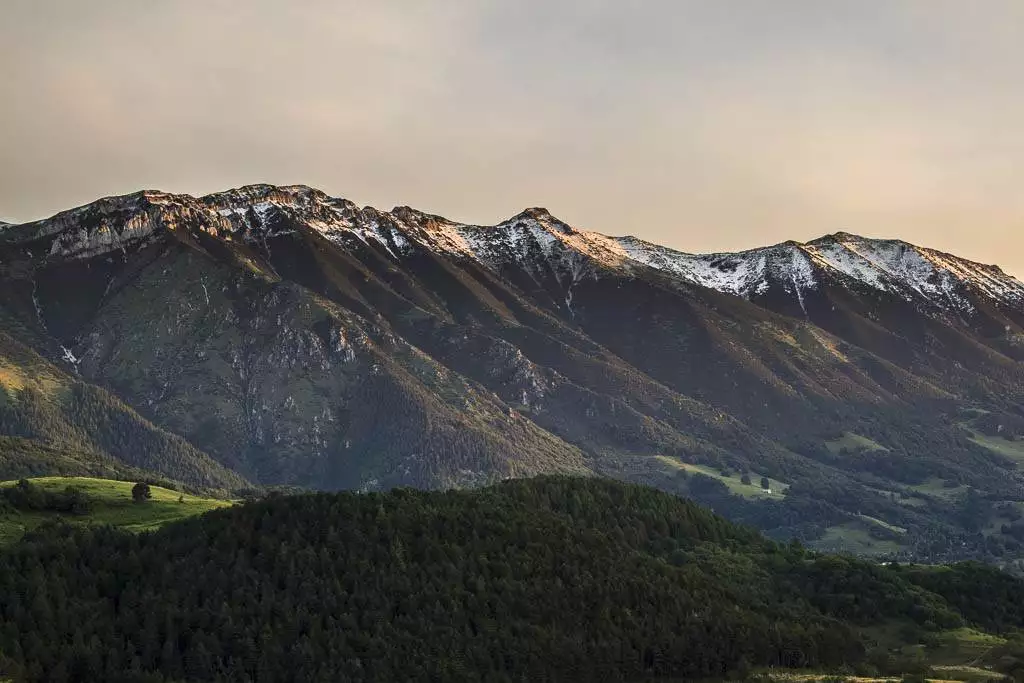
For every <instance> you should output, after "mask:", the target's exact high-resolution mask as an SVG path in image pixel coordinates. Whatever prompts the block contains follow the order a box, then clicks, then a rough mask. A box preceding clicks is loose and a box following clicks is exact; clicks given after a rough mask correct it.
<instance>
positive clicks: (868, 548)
mask: <svg viewBox="0 0 1024 683" xmlns="http://www.w3.org/2000/svg"><path fill="white" fill-rule="evenodd" d="M865 524H873V522H864V521H858V522H847V523H846V524H839V525H837V526H832V527H829V528H828V529H826V530H825V533H824V534H823V535H822V537H821V538H819V539H817V540H816V541H814V542H812V543H811V544H810V545H811V547H812V548H814V549H815V550H819V551H825V552H838V553H850V554H854V555H888V554H891V553H895V552H898V551H899V550H900V549H901V548H902V546H900V544H899V543H897V542H896V541H894V540H891V539H882V538H875V537H874V536H872V535H871V534H870V532H869V531H868V530H867V529H865V528H864V526H865Z"/></svg>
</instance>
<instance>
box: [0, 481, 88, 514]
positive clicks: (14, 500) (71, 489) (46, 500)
mask: <svg viewBox="0 0 1024 683" xmlns="http://www.w3.org/2000/svg"><path fill="white" fill-rule="evenodd" d="M0 504H7V505H9V506H10V507H12V508H14V509H15V510H23V511H32V512H64V513H69V514H72V515H87V514H89V510H90V509H91V508H92V500H91V499H90V498H89V496H88V494H86V493H85V491H83V490H82V489H80V488H78V487H76V486H68V487H66V488H65V489H64V490H63V491H49V490H46V489H43V488H40V487H38V486H36V485H35V484H33V483H32V482H30V481H28V480H27V479H21V480H20V481H18V483H17V484H15V485H14V486H4V487H0Z"/></svg>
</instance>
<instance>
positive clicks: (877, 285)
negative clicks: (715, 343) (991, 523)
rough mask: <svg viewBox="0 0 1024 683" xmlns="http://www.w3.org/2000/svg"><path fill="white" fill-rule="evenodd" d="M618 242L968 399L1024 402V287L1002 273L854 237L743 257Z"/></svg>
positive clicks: (909, 246)
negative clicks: (810, 324) (1023, 385)
mask: <svg viewBox="0 0 1024 683" xmlns="http://www.w3.org/2000/svg"><path fill="white" fill-rule="evenodd" d="M618 242H619V243H620V244H621V245H622V246H623V248H625V249H626V250H627V252H628V253H629V254H630V257H631V258H634V259H636V260H639V261H642V262H644V263H647V264H649V265H651V266H653V267H655V268H658V269H660V270H663V271H665V272H669V273H672V274H674V275H677V276H679V277H682V278H685V279H687V280H689V281H692V282H695V283H698V284H701V285H703V286H706V287H710V288H713V289H716V290H718V291H722V292H728V293H731V294H736V295H738V296H741V297H743V298H745V299H747V300H749V301H752V302H754V303H757V304H759V305H762V306H764V307H766V308H768V309H770V310H774V311H778V312H780V313H784V314H786V315H791V316H794V317H799V318H804V319H806V320H809V321H811V322H813V323H815V324H816V325H818V326H820V327H822V328H824V329H826V330H828V331H829V332H832V333H833V334H835V335H836V336H838V337H840V338H842V339H844V340H846V341H848V342H850V343H852V344H856V345H857V346H860V347H862V348H865V349H867V350H870V351H871V352H873V353H875V354H878V355H879V356H881V357H883V358H886V359H887V360H890V361H892V362H894V363H897V364H899V365H900V366H902V367H905V368H907V369H909V370H911V371H912V372H914V373H915V374H918V375H923V376H926V377H928V378H929V379H930V380H932V381H934V382H935V383H937V384H939V385H940V386H943V387H946V388H953V389H955V390H956V391H955V393H957V394H960V395H963V396H964V397H965V398H975V399H978V400H986V401H992V400H996V401H998V400H999V399H1008V400H1004V401H1003V402H1004V403H1005V404H1007V405H1013V403H1014V402H1015V400H1016V397H1018V396H1019V391H1020V389H1019V388H1020V387H1021V383H1022V380H1024V373H1022V366H1021V364H1020V362H1019V361H1021V360H1024V330H1022V325H1024V283H1021V282H1020V281H1019V280H1017V279H1016V278H1014V277H1012V276H1009V275H1007V274H1006V273H1003V272H1002V271H1001V270H1000V269H999V268H998V267H996V266H987V265H982V264H978V263H974V262H971V261H968V260H966V259H961V258H958V257H956V256H952V255H950V254H945V253H942V252H938V251H935V250H933V249H925V248H922V247H917V246H914V245H912V244H908V243H906V242H901V241H898V240H874V239H866V238H862V237H858V236H856V235H850V234H847V233H837V234H834V235H828V236H825V237H822V238H820V239H817V240H814V241H812V242H808V243H806V244H800V243H797V242H787V243H784V244H780V245H776V246H773V247H767V248H763V249H753V250H750V251H746V252H740V253H736V254H709V255H692V254H683V253H680V252H676V251H673V250H671V249H668V248H665V247H660V246H657V245H653V244H649V243H646V242H643V241H641V240H638V239H636V238H620V239H619V240H618Z"/></svg>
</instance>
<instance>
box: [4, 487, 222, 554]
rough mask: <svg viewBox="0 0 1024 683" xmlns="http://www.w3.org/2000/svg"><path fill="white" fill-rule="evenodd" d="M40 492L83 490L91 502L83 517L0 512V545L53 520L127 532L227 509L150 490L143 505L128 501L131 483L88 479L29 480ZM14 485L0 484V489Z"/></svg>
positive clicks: (205, 500)
mask: <svg viewBox="0 0 1024 683" xmlns="http://www.w3.org/2000/svg"><path fill="white" fill-rule="evenodd" d="M29 481H31V482H32V483H33V484H35V485H36V486H39V487H40V488H43V489H48V490H53V491H61V490H63V489H64V488H66V487H68V486H76V487H78V488H80V489H82V490H84V491H85V492H86V493H87V494H88V496H89V497H90V498H91V499H92V501H93V506H92V510H91V511H90V512H89V514H87V515H81V516H79V515H70V514H62V513H57V512H23V511H8V512H0V545H6V544H9V543H13V542H15V541H17V540H18V539H19V538H21V536H22V535H23V534H24V533H25V532H26V531H28V530H30V529H32V528H34V527H36V526H39V525H40V524H42V523H44V522H46V521H48V520H53V519H64V520H66V521H68V522H71V523H74V524H109V525H111V526H116V527H120V528H122V529H127V530H129V531H148V530H151V529H157V528H159V527H161V526H163V525H164V524H167V523H168V522H174V521H177V520H179V519H184V518H186V517H192V516H193V515H200V514H202V513H204V512H208V511H210V510H215V509H217V508H220V507H225V506H228V505H231V504H232V503H231V502H229V501H226V500H216V499H213V498H199V497H196V496H190V495H188V494H187V493H186V494H182V493H179V492H178V491H172V490H170V489H165V488H161V487H159V486H151V487H150V491H151V493H152V498H150V499H149V500H148V501H146V502H144V503H135V502H133V501H132V486H134V482H128V481H114V480H112V479H93V478H89V477H39V478H36V479H30V480H29ZM15 483H16V482H14V481H5V482H0V487H3V486H13V485H14V484H15Z"/></svg>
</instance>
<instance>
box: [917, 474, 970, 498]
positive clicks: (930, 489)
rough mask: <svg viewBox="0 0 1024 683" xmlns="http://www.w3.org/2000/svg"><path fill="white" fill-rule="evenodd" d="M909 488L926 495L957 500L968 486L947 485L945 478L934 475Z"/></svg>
mask: <svg viewBox="0 0 1024 683" xmlns="http://www.w3.org/2000/svg"><path fill="white" fill-rule="evenodd" d="M907 488H909V489H912V490H914V491H917V492H918V493H922V494H924V495H926V496H933V497H935V498H941V499H943V500H956V499H957V498H960V497H962V496H963V495H964V493H966V492H967V487H966V486H954V487H952V488H949V487H947V486H946V482H945V480H944V479H940V478H938V477H932V478H930V479H927V480H925V481H924V482H922V483H920V484H914V485H912V486H908V487H907Z"/></svg>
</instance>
